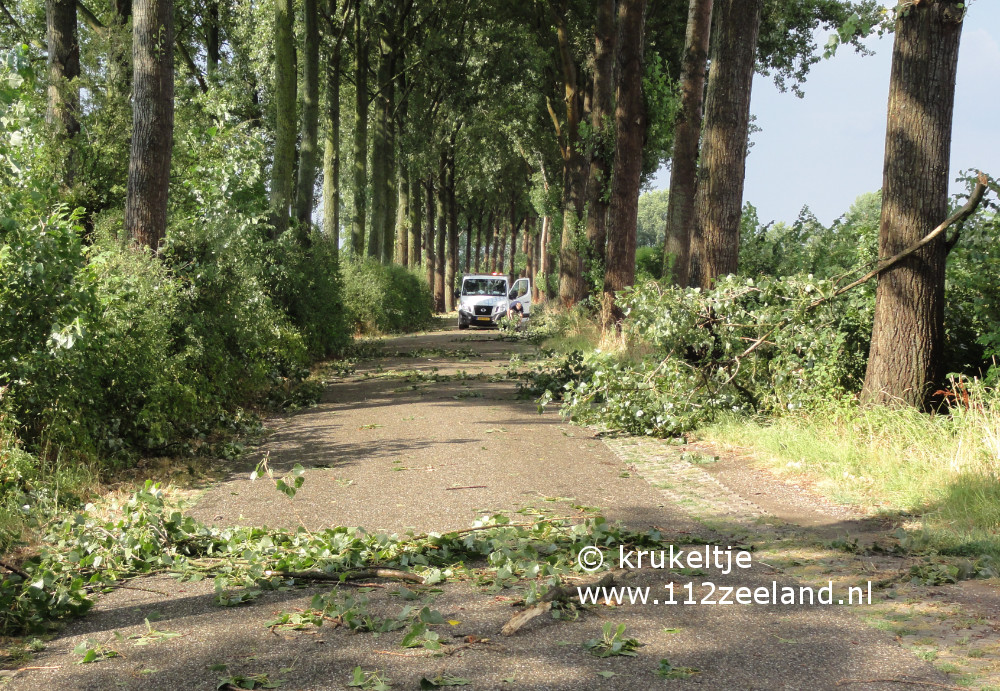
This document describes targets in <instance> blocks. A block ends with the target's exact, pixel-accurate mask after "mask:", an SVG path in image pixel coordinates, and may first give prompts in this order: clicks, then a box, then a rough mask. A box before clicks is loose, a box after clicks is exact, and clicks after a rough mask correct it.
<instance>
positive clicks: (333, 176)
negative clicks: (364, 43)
mask: <svg viewBox="0 0 1000 691" xmlns="http://www.w3.org/2000/svg"><path fill="white" fill-rule="evenodd" d="M329 11H330V16H331V17H334V16H336V14H337V0H330V8H329ZM334 41H335V43H334V46H333V51H332V54H331V55H330V59H329V60H328V61H327V64H326V127H325V129H326V136H325V138H324V141H323V231H324V232H325V233H326V236H327V237H328V238H329V239H330V242H331V243H332V244H333V247H334V251H335V252H337V253H338V255H339V252H340V61H341V48H340V39H339V38H335V39H334Z"/></svg>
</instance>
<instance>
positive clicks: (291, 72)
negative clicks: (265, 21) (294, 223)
mask: <svg viewBox="0 0 1000 691" xmlns="http://www.w3.org/2000/svg"><path fill="white" fill-rule="evenodd" d="M293 11H294V10H293V4H292V0H275V3H274V104H275V109H276V112H277V118H276V121H275V132H274V161H273V163H272V165H271V226H272V227H273V231H272V232H273V236H274V237H277V236H279V235H281V234H282V233H284V232H285V231H286V230H288V220H289V213H290V209H291V204H292V189H293V187H292V185H293V182H294V179H293V175H294V172H295V124H296V120H295V89H296V78H295V77H296V75H295V36H294V35H293V33H292V26H293V24H294V14H293Z"/></svg>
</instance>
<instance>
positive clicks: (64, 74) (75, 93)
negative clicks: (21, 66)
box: [45, 0, 80, 187]
mask: <svg viewBox="0 0 1000 691" xmlns="http://www.w3.org/2000/svg"><path fill="white" fill-rule="evenodd" d="M45 24H46V33H47V38H48V53H49V62H48V67H49V87H48V109H47V111H46V119H47V120H48V122H49V124H50V125H52V126H53V127H54V128H55V131H56V138H57V140H58V141H60V142H66V141H68V140H71V139H73V138H74V137H76V135H77V134H79V132H80V121H79V120H78V119H77V117H78V115H79V111H80V87H79V84H78V83H77V78H78V77H79V76H80V41H79V37H78V35H77V29H76V0H46V3H45ZM62 163H63V165H62V170H61V171H60V172H61V176H62V180H61V182H62V184H63V185H64V186H65V187H71V186H72V185H73V178H74V172H75V171H74V169H75V162H74V156H73V154H72V151H71V150H70V149H67V150H66V151H65V158H64V160H63V162H62Z"/></svg>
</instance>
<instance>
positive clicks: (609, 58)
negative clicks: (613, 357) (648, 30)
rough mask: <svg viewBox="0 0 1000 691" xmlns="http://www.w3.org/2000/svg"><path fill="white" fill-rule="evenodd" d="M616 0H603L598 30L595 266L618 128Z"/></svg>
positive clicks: (603, 238) (602, 247)
mask: <svg viewBox="0 0 1000 691" xmlns="http://www.w3.org/2000/svg"><path fill="white" fill-rule="evenodd" d="M615 5H616V0H600V2H599V3H598V5H597V27H596V30H595V33H594V99H593V110H592V111H591V113H590V125H591V129H592V130H593V136H594V139H595V144H594V149H593V151H592V153H591V156H590V182H589V183H588V185H587V188H588V195H589V209H588V210H587V244H588V249H589V257H588V258H589V260H590V261H589V263H590V265H591V266H598V267H603V266H604V262H605V255H606V246H607V237H608V236H607V224H608V201H607V195H606V193H607V191H608V190H607V185H608V182H609V177H610V172H611V165H610V163H611V162H610V160H609V158H611V157H613V154H611V152H610V148H609V145H610V141H609V139H610V137H609V134H611V133H613V132H614V126H613V122H612V120H613V118H614V107H615V43H616V40H617V37H618V31H617V26H616V25H615Z"/></svg>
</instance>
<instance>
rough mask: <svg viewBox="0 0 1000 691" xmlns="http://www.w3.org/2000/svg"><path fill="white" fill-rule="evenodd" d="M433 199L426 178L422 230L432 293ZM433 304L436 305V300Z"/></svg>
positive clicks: (433, 254) (432, 183)
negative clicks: (423, 229)
mask: <svg viewBox="0 0 1000 691" xmlns="http://www.w3.org/2000/svg"><path fill="white" fill-rule="evenodd" d="M435 199H436V197H435V195H434V182H433V181H432V180H431V179H430V178H428V179H427V183H426V184H425V186H424V219H425V222H426V224H427V228H426V230H425V232H424V250H425V255H424V263H425V264H426V267H425V268H426V269H427V286H428V287H429V288H430V289H431V292H432V293H433V292H434V275H435V273H436V271H435V269H436V267H435V266H434V264H435V263H436V256H435V252H434V232H435V231H434V228H435V226H434V219H435V218H436V215H435V206H434V201H435ZM434 304H435V305H437V301H436V300H435V303H434Z"/></svg>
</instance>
